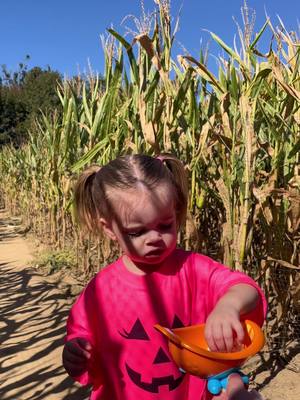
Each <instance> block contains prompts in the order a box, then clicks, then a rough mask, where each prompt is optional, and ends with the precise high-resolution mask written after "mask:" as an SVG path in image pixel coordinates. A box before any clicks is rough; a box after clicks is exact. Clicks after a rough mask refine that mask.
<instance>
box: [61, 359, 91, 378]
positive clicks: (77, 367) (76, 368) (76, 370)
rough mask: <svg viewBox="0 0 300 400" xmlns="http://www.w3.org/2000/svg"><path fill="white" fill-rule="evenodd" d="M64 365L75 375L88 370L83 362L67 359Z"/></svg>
mask: <svg viewBox="0 0 300 400" xmlns="http://www.w3.org/2000/svg"><path fill="white" fill-rule="evenodd" d="M64 367H65V368H66V370H67V371H68V373H69V374H70V375H71V376H73V377H76V376H80V375H82V374H83V373H84V372H85V371H86V367H85V366H83V365H82V364H74V363H72V362H70V361H67V360H66V361H65V362H64Z"/></svg>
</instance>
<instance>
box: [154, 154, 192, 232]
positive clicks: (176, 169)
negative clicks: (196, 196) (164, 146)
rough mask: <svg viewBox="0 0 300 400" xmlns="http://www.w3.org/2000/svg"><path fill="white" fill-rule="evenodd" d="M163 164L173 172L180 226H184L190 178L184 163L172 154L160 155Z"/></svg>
mask: <svg viewBox="0 0 300 400" xmlns="http://www.w3.org/2000/svg"><path fill="white" fill-rule="evenodd" d="M156 158H157V159H159V160H160V161H161V162H162V163H164V164H165V165H166V167H167V168H168V169H169V171H170V172H171V176H172V180H173V183H174V185H175V187H176V188H177V195H178V202H179V204H178V208H179V215H178V224H179V226H182V225H183V224H184V222H185V220H186V213H187V211H186V210H187V205H188V195H189V194H188V192H189V190H188V178H187V173H186V170H185V168H184V165H183V163H182V162H181V161H180V160H179V159H178V158H177V157H175V156H173V155H172V154H160V155H159V156H158V157H156Z"/></svg>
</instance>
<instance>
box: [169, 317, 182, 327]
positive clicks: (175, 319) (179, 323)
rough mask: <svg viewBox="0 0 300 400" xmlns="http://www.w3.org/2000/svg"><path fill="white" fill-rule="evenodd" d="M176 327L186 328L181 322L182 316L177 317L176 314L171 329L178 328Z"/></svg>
mask: <svg viewBox="0 0 300 400" xmlns="http://www.w3.org/2000/svg"><path fill="white" fill-rule="evenodd" d="M176 328H184V325H183V323H182V322H181V320H180V318H179V317H177V315H176V314H175V316H174V319H173V323H172V326H171V329H176Z"/></svg>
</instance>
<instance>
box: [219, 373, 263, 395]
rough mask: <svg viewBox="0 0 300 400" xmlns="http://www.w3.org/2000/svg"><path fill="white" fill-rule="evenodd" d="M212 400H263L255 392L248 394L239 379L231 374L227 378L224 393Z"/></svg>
mask: <svg viewBox="0 0 300 400" xmlns="http://www.w3.org/2000/svg"><path fill="white" fill-rule="evenodd" d="M213 400H263V397H262V396H261V395H260V394H259V393H258V392H257V391H256V390H252V391H251V392H248V390H247V389H246V388H245V386H244V383H243V381H242V379H241V377H240V376H239V375H237V374H233V375H230V377H229V380H228V385H227V388H226V392H223V393H222V394H220V395H219V396H214V397H213Z"/></svg>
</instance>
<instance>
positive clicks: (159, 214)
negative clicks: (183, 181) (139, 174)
mask: <svg viewBox="0 0 300 400" xmlns="http://www.w3.org/2000/svg"><path fill="white" fill-rule="evenodd" d="M113 198H114V200H113V205H114V208H115V210H116V218H115V219H114V220H113V221H112V222H111V230H112V232H113V235H114V238H115V239H116V240H117V241H118V243H119V245H120V246H121V248H122V250H123V252H124V253H125V254H126V255H127V256H128V257H129V259H130V260H131V261H132V262H133V263H134V264H135V265H137V266H139V265H145V264H151V265H160V264H161V263H162V262H163V261H164V259H165V258H166V257H167V256H168V255H169V254H170V253H171V252H172V251H173V250H174V249H175V247H176V240H177V224H176V213H175V204H174V192H173V190H172V188H170V187H169V186H168V185H160V186H159V187H157V189H155V190H153V191H151V192H150V191H148V190H145V189H143V188H141V189H137V190H133V191H131V192H129V193H128V192H126V193H123V192H121V191H120V192H119V191H118V192H117V193H115V194H114V196H113Z"/></svg>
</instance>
